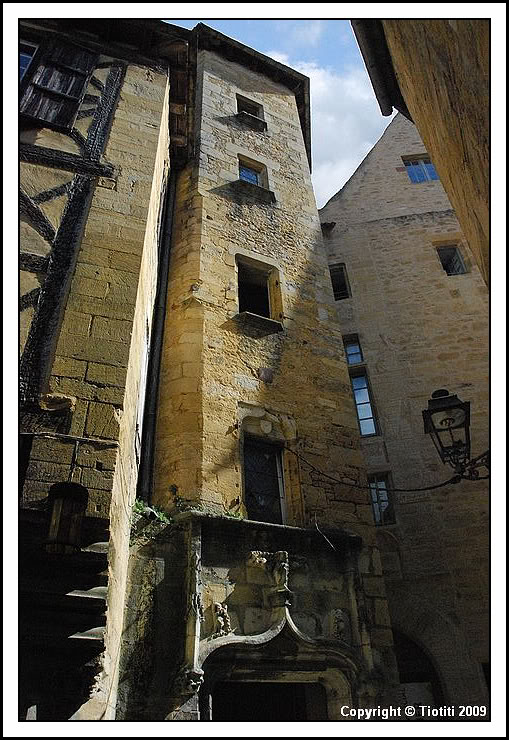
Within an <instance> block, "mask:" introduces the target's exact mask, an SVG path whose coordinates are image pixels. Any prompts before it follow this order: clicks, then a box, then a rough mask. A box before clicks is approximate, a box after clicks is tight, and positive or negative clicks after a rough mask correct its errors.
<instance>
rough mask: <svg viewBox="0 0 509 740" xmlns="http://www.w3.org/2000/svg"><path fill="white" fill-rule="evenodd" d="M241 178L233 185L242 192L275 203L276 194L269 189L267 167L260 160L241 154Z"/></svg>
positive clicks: (239, 160)
mask: <svg viewBox="0 0 509 740" xmlns="http://www.w3.org/2000/svg"><path fill="white" fill-rule="evenodd" d="M238 162H239V179H238V180H236V181H235V182H234V183H232V185H233V186H234V187H235V188H236V189H237V190H238V191H240V192H242V193H244V194H246V195H251V196H253V197H254V198H255V199H256V200H259V201H263V202H265V203H274V202H275V200H276V196H275V195H274V193H273V192H272V190H269V179H268V175H267V168H266V167H265V165H263V164H261V163H260V162H255V161H254V160H253V159H248V158H247V157H244V156H241V155H239V159H238Z"/></svg>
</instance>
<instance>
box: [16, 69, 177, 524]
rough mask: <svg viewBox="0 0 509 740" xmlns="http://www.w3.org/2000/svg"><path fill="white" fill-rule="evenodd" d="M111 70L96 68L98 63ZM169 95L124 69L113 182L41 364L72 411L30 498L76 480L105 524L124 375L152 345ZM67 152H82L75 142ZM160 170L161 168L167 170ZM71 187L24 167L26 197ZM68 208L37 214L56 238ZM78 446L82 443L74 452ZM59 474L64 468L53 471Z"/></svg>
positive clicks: (110, 151) (97, 204) (44, 138)
mask: <svg viewBox="0 0 509 740" xmlns="http://www.w3.org/2000/svg"><path fill="white" fill-rule="evenodd" d="M105 60H106V58H105V57H101V58H100V61H101V62H105ZM107 72H108V70H107V69H103V70H98V71H97V74H98V76H99V77H101V76H102V77H104V78H106V77H107ZM96 92H97V91H96ZM165 92H166V75H165V74H161V73H157V72H154V71H152V70H148V69H146V68H143V67H137V66H136V65H129V66H128V68H127V71H126V74H125V78H124V81H123V84H122V88H121V92H120V97H119V101H118V105H117V108H116V111H115V116H114V120H113V123H112V127H111V131H110V134H109V137H108V141H107V146H106V149H105V152H104V158H105V161H107V162H108V163H112V164H113V165H114V167H115V176H114V177H112V178H104V177H100V178H97V179H96V182H95V183H94V184H95V189H94V192H93V195H92V198H91V201H90V205H89V209H88V216H87V217H86V224H85V226H84V231H83V235H82V239H81V242H80V246H79V250H78V253H77V256H76V260H75V266H74V268H73V271H72V275H71V278H70V283H69V290H68V294H67V296H66V297H65V303H64V305H63V306H62V308H61V315H60V320H59V322H58V328H57V331H56V333H55V336H54V337H53V338H52V342H53V347H52V346H50V345H49V346H48V348H47V351H46V354H45V361H46V364H47V370H46V375H47V380H46V381H45V386H43V388H42V389H41V390H43V391H44V392H45V393H46V394H49V397H50V398H56V399H59V400H60V402H61V403H62V402H63V403H65V399H67V404H68V407H69V408H70V409H71V415H70V423H69V425H68V428H67V430H66V431H67V437H68V439H60V440H59V441H55V442H54V443H50V442H49V441H48V440H49V438H48V437H46V441H45V442H44V443H42V442H38V443H37V444H36V445H35V448H34V450H33V454H32V463H31V464H30V466H29V469H28V475H27V482H26V490H25V492H24V498H26V499H27V500H36V499H37V498H43V497H44V496H45V495H46V493H47V490H48V488H49V485H51V483H52V482H55V480H67V479H72V480H74V481H75V482H80V483H82V484H83V485H85V486H86V487H87V488H88V489H89V492H90V497H89V507H88V510H87V515H89V516H99V517H103V518H107V517H108V513H109V501H110V492H111V488H112V481H113V469H114V461H115V445H116V444H117V443H118V437H119V426H120V421H121V418H122V416H123V414H124V410H125V409H124V399H125V398H126V373H127V367H128V364H129V366H130V372H131V373H132V375H133V377H139V376H140V367H139V357H141V354H142V349H143V347H144V346H145V345H146V344H147V332H146V319H147V318H148V319H149V323H150V318H151V306H152V304H153V295H154V290H155V287H154V286H155V274H156V261H155V254H156V252H155V249H156V241H155V230H156V227H157V218H158V207H159V196H160V193H157V195H154V197H153V202H152V204H151V192H152V187H153V179H154V174H155V178H156V179H155V182H157V185H158V186H160V184H161V180H162V176H161V174H159V175H158V174H157V171H156V173H154V168H155V162H156V152H157V150H158V140H159V130H160V126H161V121H162V119H163V113H164V98H165ZM83 120H85V121H86V120H87V119H83ZM88 125H90V120H88ZM23 138H24V140H26V141H29V140H30V141H32V139H33V138H34V137H31V136H30V134H29V132H28V133H27V132H24V134H23ZM67 138H69V137H67ZM61 140H62V135H59V134H56V133H54V132H51V131H49V130H47V129H42V133H41V131H38V133H37V136H36V137H35V143H36V144H40V143H41V142H42V143H43V144H44V146H49V145H50V144H51V145H52V146H53V148H54V149H55V150H57V151H60V149H59V147H60V145H61ZM71 145H73V146H75V147H76V145H75V144H73V143H72V141H71ZM67 148H69V147H67ZM134 152H136V153H134ZM160 157H164V154H161V155H160ZM157 167H158V168H159V169H161V168H162V167H164V164H163V163H162V160H161V163H160V164H158V165H157ZM72 177H73V175H72V173H69V172H67V173H66V172H63V171H60V170H58V169H57V170H55V169H53V168H48V167H43V166H41V165H33V164H29V163H24V162H23V163H22V165H21V182H22V187H23V188H24V189H25V190H26V191H27V192H28V194H29V196H31V197H32V198H33V197H36V195H37V194H38V193H39V192H41V191H43V190H48V189H49V188H51V187H52V186H53V187H57V186H58V185H62V183H65V182H66V181H67V180H71V179H72ZM66 202H67V201H66V198H65V197H60V198H57V199H55V200H50V201H48V204H47V205H46V204H45V203H43V204H42V205H41V208H42V210H43V211H44V214H45V215H46V217H47V218H48V219H49V220H51V221H52V222H54V226H55V227H57V228H58V225H59V219H60V220H61V218H62V213H63V212H64V210H65V207H66ZM149 206H150V213H149ZM83 207H84V208H85V204H83ZM80 217H81V214H80ZM22 225H23V226H22V250H24V251H27V252H31V253H32V252H34V247H35V251H36V253H38V254H39V253H40V254H41V255H44V254H46V253H48V254H49V252H50V247H49V245H48V244H47V243H46V242H44V240H43V239H42V237H41V236H40V234H39V232H38V231H36V230H35V229H34V228H33V226H31V225H30V224H29V223H27V218H26V217H24V218H23V219H22ZM25 232H26V238H25ZM36 242H37V244H36ZM39 243H40V247H39V246H37V245H38V244H39ZM44 244H45V245H46V246H45V247H43V245H44ZM142 261H143V264H142ZM28 274H29V275H31V274H32V273H28ZM140 275H141V277H140ZM137 301H138V302H139V304H140V305H142V306H143V308H142V309H140V310H139V311H141V312H142V313H143V317H141V314H140V318H138V324H139V325H137V326H136V327H135V330H134V331H133V320H134V317H135V311H136V303H137ZM140 327H143V328H140ZM22 334H23V324H22ZM131 348H133V349H132V351H131ZM130 351H131V356H130ZM137 357H138V360H136V358H137ZM137 400H138V393H137V390H136V389H134V390H133V393H132V394H131V393H130V394H129V402H130V403H131V404H134V405H136V404H137ZM128 411H129V410H128ZM130 411H131V413H133V410H132V409H130ZM76 439H79V440H81V442H80V444H79V446H78V449H77V451H74V445H75V440H76ZM48 445H50V447H51V448H52V449H53V447H54V452H52V451H48V452H42V451H40V450H39V448H41V446H44V447H47V446H48ZM46 460H47V461H48V463H49V461H50V460H51V461H52V462H53V466H54V467H53V468H52V470H49V468H48V470H46V468H47V466H45V465H44V462H45V461H46ZM39 463H41V464H39ZM71 463H72V465H71ZM58 465H61V466H64V467H62V469H57V467H58ZM55 466H57V467H55ZM65 466H66V467H65Z"/></svg>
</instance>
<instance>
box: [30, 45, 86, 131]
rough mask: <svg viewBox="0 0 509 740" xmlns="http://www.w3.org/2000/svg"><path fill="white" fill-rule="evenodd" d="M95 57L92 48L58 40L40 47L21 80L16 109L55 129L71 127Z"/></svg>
mask: <svg viewBox="0 0 509 740" xmlns="http://www.w3.org/2000/svg"><path fill="white" fill-rule="evenodd" d="M96 60H97V54H96V53H95V52H91V51H88V50H87V49H83V48H81V47H78V46H74V45H71V44H67V43H61V42H59V41H55V42H51V43H50V44H49V45H46V46H45V47H44V48H42V50H41V54H40V56H39V55H38V60H37V63H36V64H34V65H32V66H30V69H28V64H29V63H30V61H31V60H30V59H29V60H28V64H26V62H27V58H26V55H25V57H24V58H23V59H21V56H20V65H21V64H25V68H24V73H23V79H22V81H21V93H20V94H21V99H20V113H21V114H22V115H24V116H26V117H27V118H30V119H34V120H36V121H37V122H38V123H39V124H40V123H43V124H44V125H49V126H50V127H53V128H56V129H58V130H69V129H70V128H72V126H73V124H74V121H75V119H76V115H77V113H78V108H79V106H80V104H81V101H82V99H83V96H84V95H85V90H86V86H87V83H88V80H89V78H90V75H91V74H92V71H93V69H94V66H95V63H96Z"/></svg>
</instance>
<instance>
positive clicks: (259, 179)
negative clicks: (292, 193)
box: [239, 155, 269, 189]
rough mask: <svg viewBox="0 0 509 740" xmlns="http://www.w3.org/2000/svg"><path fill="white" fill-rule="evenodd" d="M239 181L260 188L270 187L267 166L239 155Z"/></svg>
mask: <svg viewBox="0 0 509 740" xmlns="http://www.w3.org/2000/svg"><path fill="white" fill-rule="evenodd" d="M239 180H241V181H243V182H247V183H251V184H252V185H257V186H258V187H259V188H265V189H268V187H269V180H268V176H267V168H266V167H265V165H264V164H261V163H260V162H255V161H254V160H253V159H248V158H247V157H244V156H241V155H239Z"/></svg>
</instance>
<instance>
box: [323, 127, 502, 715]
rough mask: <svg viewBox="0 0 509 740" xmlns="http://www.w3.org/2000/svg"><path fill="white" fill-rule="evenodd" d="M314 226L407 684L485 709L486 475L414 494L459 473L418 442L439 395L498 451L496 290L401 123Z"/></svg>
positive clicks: (419, 694) (417, 693) (412, 691)
mask: <svg viewBox="0 0 509 740" xmlns="http://www.w3.org/2000/svg"><path fill="white" fill-rule="evenodd" d="M320 218H321V220H322V227H323V229H324V240H325V247H326V250H327V255H328V260H329V265H330V271H331V278H332V282H333V284H334V290H335V297H336V310H337V319H338V325H339V327H340V329H341V333H342V335H343V343H344V347H345V353H346V357H347V362H348V365H349V372H350V377H351V383H352V389H353V392H354V396H355V399H356V405H357V411H358V419H359V430H360V434H361V449H362V452H363V454H364V458H365V462H366V466H367V473H368V481H369V483H370V485H371V487H372V493H373V507H374V510H375V519H376V524H377V541H378V544H379V547H380V551H381V554H382V564H383V572H384V578H385V585H386V589H387V595H388V600H389V608H390V614H391V624H392V627H393V633H394V639H395V647H396V655H397V658H398V665H399V671H400V680H401V683H402V684H405V685H406V686H404V691H405V692H406V694H407V696H408V698H409V699H410V698H412V697H415V700H419V701H420V702H421V703H425V704H428V703H432V697H433V696H434V697H435V701H438V702H439V703H443V704H454V703H460V704H477V705H486V704H487V681H488V680H489V613H488V580H487V579H488V532H489V529H488V516H489V514H488V481H487V480H477V481H468V480H463V481H461V482H459V483H457V484H453V485H448V486H445V487H442V488H437V489H436V490H423V491H415V492H411V490H408V489H419V488H427V487H432V486H435V485H437V484H440V482H441V481H444V480H447V479H448V478H449V476H450V473H451V470H450V469H447V468H444V466H443V465H442V463H441V462H440V459H439V457H438V455H437V454H436V450H435V449H434V447H433V445H432V443H431V439H430V437H429V436H428V435H425V434H424V433H423V418H422V410H423V409H426V406H427V402H428V399H429V398H430V396H431V394H432V392H434V391H435V390H436V389H441V388H446V389H448V390H449V391H450V392H451V393H455V394H457V395H458V396H459V397H460V398H461V400H462V401H470V403H471V436H472V454H473V456H476V455H480V454H481V453H483V452H484V451H485V450H486V449H487V448H488V447H489V416H488V399H489V385H488V374H489V357H488V336H489V316H488V289H487V287H486V286H485V283H484V281H483V278H482V275H481V272H480V269H479V266H478V265H477V262H476V260H475V259H473V257H472V254H471V252H470V249H469V245H468V243H467V240H466V239H465V237H464V234H463V233H462V231H461V229H460V226H459V224H458V221H457V218H456V214H455V212H454V211H453V209H452V207H451V204H450V202H449V200H448V198H447V196H446V194H445V192H444V189H443V187H442V184H441V182H440V180H439V179H438V175H437V172H436V170H435V168H434V163H433V162H432V160H431V159H430V157H429V153H428V152H426V149H425V146H424V144H423V142H422V140H421V138H420V136H419V134H418V132H417V129H416V127H415V126H414V125H413V124H412V123H410V122H409V121H408V120H407V119H406V118H405V117H404V116H403V115H401V114H398V115H397V116H396V117H395V118H394V120H393V121H392V122H391V123H390V125H389V126H388V127H387V129H386V130H385V132H384V134H383V135H382V137H381V138H380V140H379V141H378V143H377V144H376V145H375V147H374V148H373V149H372V150H371V152H370V153H369V154H368V155H367V157H366V158H365V159H364V161H363V162H362V163H361V165H360V166H359V167H358V168H357V170H356V171H355V173H354V174H353V176H352V177H351V178H350V180H349V181H348V182H347V183H346V185H345V186H344V187H343V188H342V189H341V190H340V191H339V192H338V193H337V194H336V195H335V196H333V197H332V198H331V199H330V200H329V202H328V203H327V204H326V205H325V207H324V208H323V209H321V212H320ZM448 470H449V474H448V472H447V471H448ZM486 472H487V471H486V470H483V471H482V472H481V476H482V477H483V478H484V477H485V476H486ZM393 489H395V490H393ZM426 698H428V700H426Z"/></svg>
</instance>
